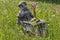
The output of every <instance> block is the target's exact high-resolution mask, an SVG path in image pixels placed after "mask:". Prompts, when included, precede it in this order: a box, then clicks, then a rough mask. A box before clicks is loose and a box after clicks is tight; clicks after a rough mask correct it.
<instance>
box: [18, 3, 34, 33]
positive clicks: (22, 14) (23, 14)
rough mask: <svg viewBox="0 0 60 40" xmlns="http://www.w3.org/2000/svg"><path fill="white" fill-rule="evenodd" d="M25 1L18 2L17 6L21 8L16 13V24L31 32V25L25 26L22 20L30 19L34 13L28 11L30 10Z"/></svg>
mask: <svg viewBox="0 0 60 40" xmlns="http://www.w3.org/2000/svg"><path fill="white" fill-rule="evenodd" d="M26 5H27V4H26V2H20V3H19V4H18V7H19V8H20V9H21V10H20V11H19V14H18V24H19V25H20V24H21V25H23V29H24V31H27V32H28V31H31V32H32V27H29V26H26V24H24V22H23V21H30V20H31V19H32V18H33V17H34V15H33V14H32V13H31V12H30V10H29V9H28V8H27V6H26Z"/></svg>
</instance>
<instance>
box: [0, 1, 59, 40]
mask: <svg viewBox="0 0 60 40" xmlns="http://www.w3.org/2000/svg"><path fill="white" fill-rule="evenodd" d="M19 2H20V1H19V0H0V40H60V11H59V10H60V9H59V8H60V5H59V6H58V5H56V4H51V3H46V2H44V3H43V2H39V3H38V5H37V6H38V8H37V9H36V13H37V17H38V18H40V19H44V20H46V21H48V22H49V24H48V25H47V27H46V29H47V31H48V32H47V37H40V36H28V35H23V33H22V27H21V26H18V25H17V23H16V22H17V14H18V11H19V8H18V3H19ZM26 2H27V1H26ZM27 3H28V2H27ZM28 7H29V6H28Z"/></svg>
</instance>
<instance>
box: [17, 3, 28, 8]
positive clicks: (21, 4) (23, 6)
mask: <svg viewBox="0 0 60 40" xmlns="http://www.w3.org/2000/svg"><path fill="white" fill-rule="evenodd" d="M26 5H27V4H26V2H20V3H19V4H18V7H19V8H21V7H22V8H25V7H26Z"/></svg>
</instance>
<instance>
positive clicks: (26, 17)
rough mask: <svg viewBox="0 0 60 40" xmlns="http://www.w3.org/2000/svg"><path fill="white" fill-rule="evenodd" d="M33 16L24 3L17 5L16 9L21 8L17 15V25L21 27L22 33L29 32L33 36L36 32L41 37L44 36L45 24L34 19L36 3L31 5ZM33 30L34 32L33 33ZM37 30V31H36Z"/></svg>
mask: <svg viewBox="0 0 60 40" xmlns="http://www.w3.org/2000/svg"><path fill="white" fill-rule="evenodd" d="M32 4H33V5H31V6H32V7H33V11H34V15H33V14H32V13H31V12H30V10H29V9H28V8H27V6H26V5H27V4H26V2H21V3H19V5H18V7H19V8H21V10H20V11H19V14H18V24H19V25H20V24H21V25H22V26H23V30H24V33H27V32H30V33H33V34H35V33H36V32H37V31H38V32H39V34H40V35H41V36H43V35H45V24H46V22H45V21H44V20H40V19H38V18H36V12H35V8H36V3H34V2H33V3H32ZM33 29H34V31H33ZM36 30H37V31H36Z"/></svg>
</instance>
